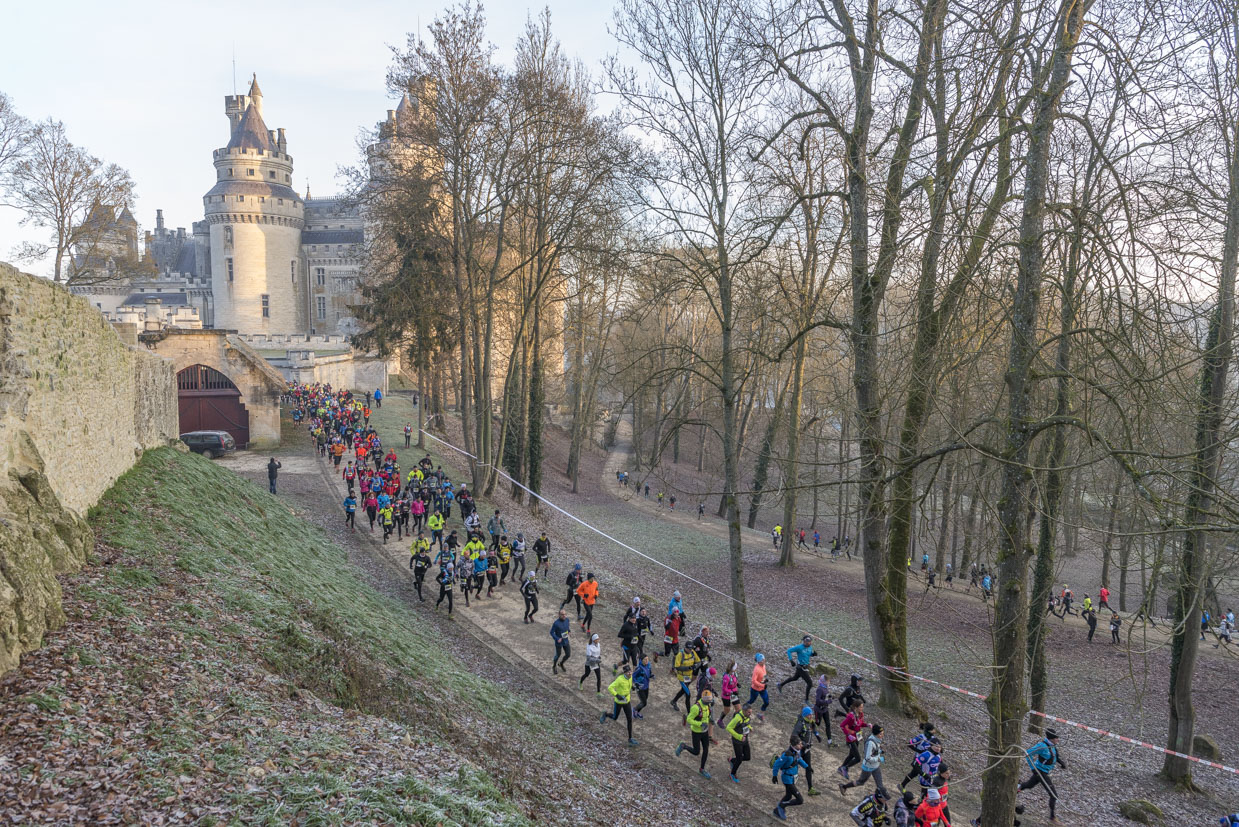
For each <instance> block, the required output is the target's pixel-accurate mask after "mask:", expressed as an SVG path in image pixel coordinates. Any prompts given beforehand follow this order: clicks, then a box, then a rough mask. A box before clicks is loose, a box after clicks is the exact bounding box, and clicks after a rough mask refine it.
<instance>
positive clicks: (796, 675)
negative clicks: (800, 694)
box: [779, 665, 813, 701]
mask: <svg viewBox="0 0 1239 827" xmlns="http://www.w3.org/2000/svg"><path fill="white" fill-rule="evenodd" d="M793 681H804V699H805V700H806V701H807V700H809V692H810V690H812V689H813V678H811V677H809V670H808V669H806V668H805V667H803V666H799V665H797V666H796V671H795V672H793V673H792V676H791V677H790V678H788V679H787V680H785V681H783V682H782V683H780V684H779V689H780V690H782V689H783V687H785V686H787V685H788V684H789V683H792V682H793Z"/></svg>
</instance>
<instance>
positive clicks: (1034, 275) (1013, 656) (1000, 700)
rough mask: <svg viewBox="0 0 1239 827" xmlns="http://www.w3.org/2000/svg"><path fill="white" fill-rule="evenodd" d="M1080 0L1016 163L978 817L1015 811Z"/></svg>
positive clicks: (1067, 15)
mask: <svg viewBox="0 0 1239 827" xmlns="http://www.w3.org/2000/svg"><path fill="white" fill-rule="evenodd" d="M1089 4H1090V0H1063V2H1062V4H1061V5H1060V6H1059V10H1058V14H1057V16H1056V17H1055V28H1056V29H1057V31H1056V32H1055V38H1054V40H1055V42H1054V47H1053V55H1052V57H1051V60H1050V64H1049V65H1050V77H1049V82H1048V84H1047V85H1046V86H1045V87H1044V88H1043V89H1041V90H1039V91H1038V93H1037V102H1036V109H1035V112H1034V116H1033V121H1032V124H1031V125H1030V128H1029V131H1028V135H1027V141H1028V149H1027V156H1026V161H1025V170H1024V176H1025V177H1024V196H1023V210H1022V215H1021V220H1020V232H1019V244H1018V276H1017V278H1016V286H1015V294H1014V296H1013V298H1012V301H1011V310H1010V319H1011V321H1010V324H1011V351H1010V356H1009V358H1008V362H1007V370H1006V376H1005V382H1006V386H1007V414H1006V423H1005V430H1006V433H1005V434H1004V438H1005V444H1004V446H1003V450H1002V461H1003V469H1002V486H1001V490H1000V494H999V499H998V507H997V513H998V520H999V525H1000V531H999V537H998V553H997V575H998V577H997V580H998V582H997V590H996V600H995V607H994V625H993V632H992V634H993V640H994V658H993V678H992V688H991V690H990V693H989V698H988V701H987V705H988V707H989V715H990V732H989V748H988V752H987V754H988V756H989V761H990V764H989V766H988V767H987V768H986V769H985V771H984V773H983V784H982V793H981V809H982V811H984V812H985V818H986V822H987V823H988V824H993V825H1000V824H1010V823H1011V822H1012V821H1013V820H1014V819H1015V788H1016V785H1017V782H1018V781H1019V773H1020V769H1021V767H1023V766H1024V750H1023V748H1022V746H1021V737H1022V729H1023V727H1022V722H1023V719H1024V714H1025V712H1026V711H1027V704H1026V701H1025V698H1024V680H1025V667H1026V662H1025V659H1026V657H1027V649H1028V646H1027V633H1028V585H1027V581H1028V553H1029V550H1028V548H1027V540H1028V537H1027V527H1026V526H1027V524H1026V523H1025V515H1024V503H1025V502H1026V500H1027V493H1028V484H1029V480H1030V478H1031V474H1030V473H1029V469H1028V455H1029V448H1030V447H1031V443H1032V436H1033V431H1032V430H1031V428H1030V425H1031V424H1032V421H1033V416H1034V410H1033V391H1034V388H1035V385H1034V382H1033V377H1032V368H1033V362H1034V360H1035V358H1036V355H1037V351H1038V349H1039V342H1038V336H1037V319H1038V311H1039V309H1040V305H1041V288H1042V265H1043V257H1044V251H1043V249H1042V245H1043V243H1044V239H1043V234H1044V225H1045V194H1046V185H1047V179H1048V171H1049V160H1050V143H1051V137H1052V134H1053V131H1054V121H1055V119H1056V116H1057V110H1058V102H1059V100H1060V99H1061V97H1062V94H1063V91H1064V90H1065V89H1066V88H1067V84H1068V82H1069V81H1070V79H1071V61H1072V56H1073V53H1074V51H1075V45H1076V43H1077V41H1078V39H1079V36H1080V31H1081V29H1082V27H1083V24H1084V15H1085V12H1086V11H1087V10H1088V7H1089Z"/></svg>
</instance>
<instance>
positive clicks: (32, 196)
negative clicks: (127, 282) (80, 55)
mask: <svg viewBox="0 0 1239 827" xmlns="http://www.w3.org/2000/svg"><path fill="white" fill-rule="evenodd" d="M4 189H5V201H4V203H5V204H6V205H7V206H10V207H13V208H14V209H17V210H20V211H21V212H22V213H23V217H22V220H21V223H22V225H23V226H26V225H34V226H36V227H40V228H43V229H46V230H48V231H49V234H50V236H51V237H50V239H49V241H48V242H47V243H43V244H40V243H35V242H28V243H26V244H24V245H23V246H22V248H21V249H20V250H19V251H18V253H17V257H18V258H21V259H27V260H34V259H40V258H43V257H44V256H46V255H48V254H52V255H53V256H54V267H53V275H54V277H55V279H56V281H58V282H60V281H65V280H66V277H67V276H68V275H69V272H68V271H69V270H70V269H71V268H70V267H69V266H68V265H69V262H70V258H71V255H72V254H76V255H77V256H78V257H79V259H81V260H82V261H85V262H88V264H87V266H85V267H80V268H78V269H77V270H76V271H75V272H73V273H72V278H71V279H69V281H71V282H73V283H90V282H97V281H106V280H110V279H113V278H115V276H116V274H115V273H114V272H110V271H108V270H107V269H106V268H103V267H100V266H95V265H93V264H89V263H90V262H97V261H101V260H104V259H105V258H106V256H105V255H103V254H104V253H105V252H106V243H107V239H108V236H109V234H110V233H112V232H113V231H114V228H113V227H112V225H111V223H110V222H109V221H107V220H103V219H102V216H103V215H105V214H110V213H111V212H113V211H115V210H117V209H119V208H122V207H128V206H130V205H131V204H132V201H133V181H132V180H131V179H130V178H129V173H128V172H126V171H125V170H124V169H122V168H120V167H119V166H117V165H116V164H108V163H105V162H103V161H101V160H99V159H98V158H96V157H95V156H93V155H91V154H90V153H89V152H87V151H86V150H85V149H83V148H82V147H80V146H77V145H75V144H73V143H72V142H70V141H69V137H68V135H67V134H66V132H65V126H64V124H63V123H61V122H60V121H56V120H52V119H51V118H49V119H48V120H46V121H43V122H41V123H39V124H36V125H34V126H33V127H31V129H30V130H29V133H28V136H27V138H26V140H25V141H24V143H23V144H22V146H21V147H20V151H19V152H18V154H17V156H16V157H15V158H14V159H13V160H12V161H11V162H10V163H9V167H8V171H7V173H6V174H5V177H4ZM100 208H102V210H101V209H100Z"/></svg>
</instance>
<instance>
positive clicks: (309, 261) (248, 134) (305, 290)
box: [71, 75, 404, 338]
mask: <svg viewBox="0 0 1239 827" xmlns="http://www.w3.org/2000/svg"><path fill="white" fill-rule="evenodd" d="M403 103H404V102H402V105H403ZM224 114H225V116H226V117H227V118H228V126H229V130H228V142H227V144H226V145H224V146H223V147H220V148H219V149H216V150H214V152H213V153H212V162H213V165H214V167H215V184H214V186H212V187H211V188H210V189H209V190H208V191H207V193H206V194H205V195H204V196H203V199H202V201H203V212H204V218H203V220H202V221H196V222H194V223H193V228H192V232H191V234H186V232H185V229H184V228H183V227H179V228H177V229H176V230H175V231H171V230H169V229H168V228H167V227H166V226H165V224H164V218H163V210H157V211H156V218H155V230H154V232H148V233H147V234H146V237H145V257H144V258H143V259H142V261H143V263H144V264H145V265H146V266H145V267H144V268H130V269H128V270H127V271H126V272H121V271H120V270H118V269H117V264H116V262H110V263H109V265H108V266H109V267H111V268H112V269H113V270H114V271H116V278H113V279H109V280H104V281H100V282H99V283H92V284H82V285H75V286H73V287H71V289H72V290H73V292H75V293H78V294H79V295H83V296H84V297H85V298H87V300H88V301H90V302H91V303H92V304H94V305H95V306H96V307H97V308H98V309H99V310H102V311H103V312H104V314H105V315H107V316H108V317H109V318H111V319H113V320H114V321H132V322H155V321H158V322H160V323H162V324H165V325H174V326H180V327H195V326H198V327H213V328H217V329H223V330H235V331H237V332H239V333H241V334H243V335H246V336H264V335H265V336H268V337H270V336H276V337H281V338H285V337H287V336H350V335H352V334H354V333H356V332H358V330H359V322H358V320H357V318H356V315H355V311H354V308H355V307H356V305H358V304H359V303H360V302H361V294H360V284H361V278H362V273H361V269H362V252H363V248H364V244H365V224H364V221H363V218H362V214H361V210H360V208H358V207H357V206H356V205H353V204H350V203H348V202H347V201H345V200H344V199H342V198H311V197H310V193H309V191H308V188H307V192H306V194H305V197H302V196H301V195H300V194H299V193H298V192H297V191H296V190H295V189H294V187H293V158H292V156H291V155H290V154H289V153H288V139H287V136H286V135H285V133H284V130H283V129H268V128H267V125H266V122H265V121H264V120H263V95H262V90H261V89H260V88H259V86H258V78H257V76H256V75H255V76H254V78H253V80H252V82H251V83H250V87H249V92H248V93H246V94H244V95H228V96H225V98H224ZM391 117H392V113H390V112H389V113H388V119H389V120H390V119H391ZM115 231H116V232H115V234H116V235H117V236H118V244H117V249H118V251H119V250H120V248H121V247H124V248H125V249H126V250H128V249H130V248H132V250H133V251H134V252H135V253H136V251H137V249H136V248H137V232H138V227H137V222H136V221H134V220H133V218H132V216H131V215H130V214H129V212H128V210H127V209H126V210H124V212H123V214H122V215H121V216H120V218H118V219H116V225H115ZM122 237H123V238H122ZM82 262H83V264H84V263H85V255H84V254H83V258H82ZM122 269H123V268H122ZM152 315H154V316H155V318H152Z"/></svg>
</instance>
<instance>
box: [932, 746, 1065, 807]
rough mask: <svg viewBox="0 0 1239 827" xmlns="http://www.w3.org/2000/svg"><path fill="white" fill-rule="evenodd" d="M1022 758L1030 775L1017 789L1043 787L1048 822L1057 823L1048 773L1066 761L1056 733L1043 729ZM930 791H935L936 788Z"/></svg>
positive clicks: (1056, 796) (1053, 793)
mask: <svg viewBox="0 0 1239 827" xmlns="http://www.w3.org/2000/svg"><path fill="white" fill-rule="evenodd" d="M1024 760H1025V761H1027V762H1028V766H1029V768H1030V769H1031V770H1032V776H1031V777H1030V778H1029V779H1028V780H1027V781H1025V782H1024V783H1022V784H1020V786H1019V791H1020V792H1023V791H1024V790H1031V789H1032V788H1033V787H1036V786H1037V785H1038V784H1040V785H1041V786H1043V787H1045V791H1046V792H1047V793H1048V794H1049V796H1050V823H1052V824H1057V823H1058V819H1056V818H1055V817H1054V807H1055V805H1056V804H1058V790H1056V789H1055V788H1054V782H1053V781H1051V780H1050V773H1052V772H1053V771H1054V767H1056V766H1062V767H1064V768H1065V767H1066V766H1067V764H1066V762H1064V761H1063V759H1062V757H1061V756H1060V755H1059V754H1058V733H1057V732H1055V731H1054V730H1052V729H1047V730H1046V731H1045V737H1044V738H1042V739H1041V740H1040V741H1038V742H1037V743H1035V744H1033V745H1032V747H1031V748H1029V750H1028V752H1027V753H1026V754H1025V755H1024ZM932 792H934V793H936V792H937V790H933V791H932ZM917 815H918V816H919V815H920V810H919V809H918V810H917Z"/></svg>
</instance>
